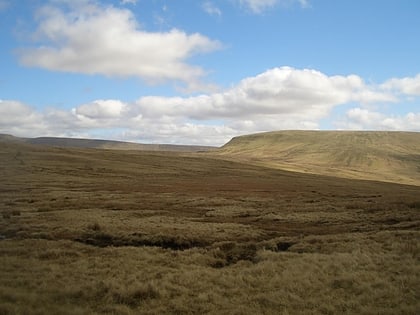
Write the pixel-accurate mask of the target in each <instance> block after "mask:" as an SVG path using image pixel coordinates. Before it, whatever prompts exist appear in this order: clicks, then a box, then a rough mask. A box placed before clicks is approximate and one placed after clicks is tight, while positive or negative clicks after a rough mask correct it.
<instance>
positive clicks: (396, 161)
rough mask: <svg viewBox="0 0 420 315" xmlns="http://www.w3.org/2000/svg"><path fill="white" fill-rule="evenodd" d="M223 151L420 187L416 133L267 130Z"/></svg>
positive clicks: (272, 162)
mask: <svg viewBox="0 0 420 315" xmlns="http://www.w3.org/2000/svg"><path fill="white" fill-rule="evenodd" d="M218 153H219V154H221V155H223V156H225V157H232V158H235V159H239V160H246V161H252V162H254V163H257V164H263V165H266V166H270V167H276V168H283V169H288V170H293V171H299V172H308V173H315V174H325V175H333V176H340V177H350V178H361V179H372V180H381V181H390V182H399V183H405V184H414V185H420V133H416V132H388V131H387V132H385V131H383V132H382V131H279V132H268V133H260V134H253V135H246V136H240V137H236V138H233V139H232V140H231V141H230V142H228V143H227V144H226V145H224V146H223V147H222V148H221V149H220V150H219V151H218Z"/></svg>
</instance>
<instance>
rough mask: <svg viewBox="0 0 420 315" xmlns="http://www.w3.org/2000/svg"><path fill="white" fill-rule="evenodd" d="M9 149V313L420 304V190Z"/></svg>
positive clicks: (4, 268) (4, 250)
mask: <svg viewBox="0 0 420 315" xmlns="http://www.w3.org/2000/svg"><path fill="white" fill-rule="evenodd" d="M0 148H1V150H0V159H1V161H0V162H1V163H0V171H1V173H0V174H1V175H0V176H1V186H0V188H1V189H0V205H1V208H0V210H1V217H0V236H1V238H2V240H0V266H1V268H0V279H1V281H0V313H1V314H139V313H140V314H205V313H210V314H296V313H300V314H417V313H418V312H419V310H420V304H419V302H418V301H419V295H420V285H419V283H420V279H419V274H420V267H419V266H420V264H419V259H420V249H419V245H418V244H419V237H420V232H419V226H420V212H419V211H420V194H419V193H420V188H419V187H416V186H404V185H395V184H387V183H380V182H367V181H352V180H343V179H335V178H332V177H321V176H312V175H302V174H300V175H299V174H295V173H288V172H282V171H276V170H270V169H266V168H259V167H256V166H250V165H246V164H238V163H233V162H227V161H221V160H214V159H211V158H206V157H203V156H201V155H185V154H183V155H181V154H175V153H172V154H164V153H144V152H143V153H141V152H124V153H122V152H115V151H100V150H76V149H50V148H39V147H31V146H24V145H14V144H13V145H12V144H7V145H6V144H5V145H2V146H1V147H0Z"/></svg>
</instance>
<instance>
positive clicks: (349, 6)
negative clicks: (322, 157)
mask: <svg viewBox="0 0 420 315" xmlns="http://www.w3.org/2000/svg"><path fill="white" fill-rule="evenodd" d="M419 16H420V1H416V0H387V1H383V0H381V1H379V0H378V1H377V0H369V1H362V0H360V1H359V0H355V1H336V0H334V1H333V0H194V1H193V0H176V1H175V0H103V1H95V0H43V1H41V0H22V1H14V0H0V39H1V40H0V133H9V134H13V135H17V136H25V137H37V136H65V137H90V138H92V137H93V138H107V139H116V140H126V141H137V142H144V143H180V144H181V143H182V144H209V145H221V144H223V143H225V142H227V141H228V140H229V139H230V138H231V137H233V136H237V135H241V134H248V133H254V132H262V131H271V130H283V129H321V130H322V129H337V130H342V129H350V130H407V131H420V62H419V61H420V59H419V56H420V40H419V38H420V19H419Z"/></svg>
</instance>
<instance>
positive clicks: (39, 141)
mask: <svg viewBox="0 0 420 315" xmlns="http://www.w3.org/2000/svg"><path fill="white" fill-rule="evenodd" d="M0 141H3V142H4V141H14V142H24V143H27V144H32V145H45V146H52V147H68V148H86V149H112V150H139V151H173V152H198V151H210V150H214V149H216V147H211V146H198V145H177V144H144V143H135V142H125V141H117V140H104V139H83V138H65V137H36V138H21V137H15V136H13V135H9V134H0Z"/></svg>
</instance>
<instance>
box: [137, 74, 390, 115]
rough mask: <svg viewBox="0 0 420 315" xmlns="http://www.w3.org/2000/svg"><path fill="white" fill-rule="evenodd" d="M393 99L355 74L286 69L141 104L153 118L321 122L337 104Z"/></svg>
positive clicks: (146, 99) (142, 109) (145, 100)
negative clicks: (219, 89) (217, 90)
mask: <svg viewBox="0 0 420 315" xmlns="http://www.w3.org/2000/svg"><path fill="white" fill-rule="evenodd" d="M394 99H395V98H394V97H393V96H392V95H388V94H385V93H380V92H376V91H372V90H370V89H369V88H368V87H367V86H366V85H365V84H364V83H363V81H362V79H361V78H360V77H358V76H355V75H350V76H346V77H345V76H331V77H328V76H326V75H325V74H323V73H321V72H319V71H315V70H310V69H303V70H299V69H293V68H290V67H282V68H274V69H270V70H268V71H266V72H264V73H262V74H259V75H257V76H255V77H250V78H246V79H244V80H242V81H241V82H240V83H239V84H238V85H237V86H235V87H233V88H231V89H229V90H227V91H225V92H223V93H214V94H210V95H200V96H194V97H189V98H181V97H172V98H168V97H157V96H150V97H143V98H141V99H139V100H138V102H137V104H138V106H139V109H140V110H141V111H142V113H144V114H145V115H148V116H150V117H158V116H161V115H163V114H169V115H171V116H185V117H188V118H190V119H196V120H206V119H234V118H235V119H238V118H244V119H249V118H250V117H255V116H256V115H258V116H278V115H283V116H288V117H289V118H290V117H292V116H299V117H302V118H304V119H305V120H307V117H311V119H313V120H318V119H320V118H322V117H324V116H325V115H327V114H328V112H329V111H330V110H331V109H332V107H334V106H337V105H339V104H344V103H347V102H350V101H355V100H357V101H359V102H376V101H393V100H394Z"/></svg>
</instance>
